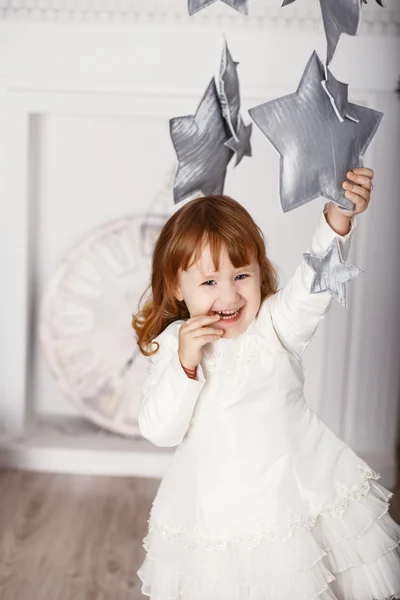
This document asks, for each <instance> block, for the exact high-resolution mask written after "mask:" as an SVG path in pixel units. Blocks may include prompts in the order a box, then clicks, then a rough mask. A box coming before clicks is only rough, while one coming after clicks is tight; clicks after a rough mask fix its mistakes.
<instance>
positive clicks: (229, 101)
mask: <svg viewBox="0 0 400 600" xmlns="http://www.w3.org/2000/svg"><path fill="white" fill-rule="evenodd" d="M238 64H239V63H237V62H235V61H234V60H233V58H232V55H231V53H230V52H229V48H228V44H227V43H226V41H225V45H224V51H223V53H222V60H221V68H220V76H219V87H220V101H221V108H222V114H223V115H224V118H225V120H226V123H227V126H228V129H229V132H230V134H231V136H232V137H231V138H230V139H229V140H228V141H227V142H226V145H227V146H228V148H231V149H232V150H233V151H234V152H235V154H236V163H235V167H236V166H237V165H238V164H239V163H240V161H241V160H242V158H243V156H251V145H250V137H251V130H252V125H251V124H250V125H245V124H244V123H243V121H242V119H241V117H240V88H239V77H238V74H237V65H238Z"/></svg>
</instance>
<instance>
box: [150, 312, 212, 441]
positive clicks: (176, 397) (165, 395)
mask: <svg viewBox="0 0 400 600" xmlns="http://www.w3.org/2000/svg"><path fill="white" fill-rule="evenodd" d="M176 325H177V323H173V324H171V325H170V326H169V327H167V329H165V330H164V331H163V332H162V333H161V334H160V335H159V336H158V337H157V338H156V341H157V342H158V343H159V344H160V348H159V350H158V352H157V354H155V355H154V356H152V357H150V359H149V360H150V361H151V363H150V366H149V370H148V376H147V379H146V380H145V382H144V384H143V387H142V403H141V406H140V410H139V415H138V424H139V429H140V432H141V434H142V435H143V437H145V438H146V439H148V440H149V441H150V442H152V443H153V444H155V445H156V446H177V445H178V444H180V443H181V441H182V439H183V438H184V436H185V434H186V432H187V431H188V429H189V426H190V421H191V418H192V416H193V410H194V407H195V405H196V401H197V399H198V397H199V394H200V392H201V390H202V388H203V385H204V383H205V378H204V374H203V371H202V368H201V366H200V365H198V367H197V379H190V378H189V377H188V376H187V375H186V374H185V372H184V370H183V369H182V367H181V364H180V361H179V356H178V338H177V335H176V336H175V335H172V334H171V332H173V331H178V329H177V327H176Z"/></svg>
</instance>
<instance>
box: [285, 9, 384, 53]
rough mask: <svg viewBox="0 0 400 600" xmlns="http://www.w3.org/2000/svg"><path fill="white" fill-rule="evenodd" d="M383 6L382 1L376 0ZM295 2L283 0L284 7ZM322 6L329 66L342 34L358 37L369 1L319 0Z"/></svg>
mask: <svg viewBox="0 0 400 600" xmlns="http://www.w3.org/2000/svg"><path fill="white" fill-rule="evenodd" d="M376 1H377V3H378V4H379V5H380V6H383V2H382V0H376ZM293 2H295V0H283V2H282V6H287V5H288V4H292V3H293ZM319 3H320V5H321V12H322V20H323V23H324V29H325V35H326V41H327V43H328V49H327V54H326V64H327V65H329V63H330V62H331V60H332V58H333V55H334V54H335V50H336V47H337V45H338V43H339V39H340V36H341V34H342V33H347V34H348V35H356V34H357V31H358V27H359V25H360V18H361V6H362V4H363V3H364V4H367V0H363V2H361V0H319Z"/></svg>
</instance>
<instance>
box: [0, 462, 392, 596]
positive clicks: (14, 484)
mask: <svg viewBox="0 0 400 600" xmlns="http://www.w3.org/2000/svg"><path fill="white" fill-rule="evenodd" d="M159 483H160V482H159V480H156V479H134V478H126V477H89V476H82V475H58V474H42V473H24V472H17V471H2V472H1V471H0V498H1V500H0V507H1V508H0V600H139V599H140V600H143V598H144V597H143V596H142V594H141V593H140V585H141V582H140V580H139V579H138V577H137V575H136V571H137V569H138V567H139V565H140V563H141V562H142V560H143V558H144V556H145V552H144V549H143V548H142V539H143V537H144V536H145V535H146V533H147V519H148V516H149V511H150V507H151V503H152V501H153V499H154V497H155V494H156V492H157V489H158V486H159ZM391 513H392V516H393V517H394V518H396V520H398V521H400V519H399V517H400V501H399V495H397V494H396V495H395V499H394V502H393V504H392V510H391Z"/></svg>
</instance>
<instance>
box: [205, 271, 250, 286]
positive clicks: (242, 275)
mask: <svg viewBox="0 0 400 600" xmlns="http://www.w3.org/2000/svg"><path fill="white" fill-rule="evenodd" d="M237 277H249V275H248V274H247V273H241V274H240V275H236V278H237ZM213 281H214V282H215V279H209V280H208V281H205V282H204V283H202V284H201V285H206V286H208V287H212V286H209V285H208V284H209V283H211V282H213ZM240 281H243V280H242V279H241V280H240Z"/></svg>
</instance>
